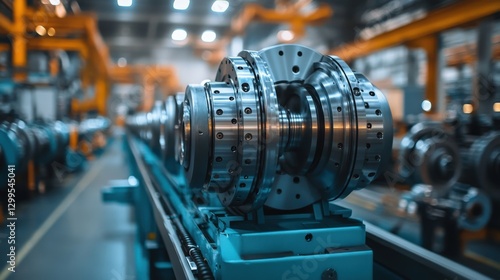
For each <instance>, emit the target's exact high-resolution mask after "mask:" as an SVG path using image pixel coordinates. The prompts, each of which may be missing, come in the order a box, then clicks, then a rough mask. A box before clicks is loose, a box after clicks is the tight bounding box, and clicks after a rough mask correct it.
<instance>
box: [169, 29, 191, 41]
mask: <svg viewBox="0 0 500 280" xmlns="http://www.w3.org/2000/svg"><path fill="white" fill-rule="evenodd" d="M186 38H187V32H186V30H184V29H176V30H174V32H172V40H174V41H183V40H185V39H186Z"/></svg>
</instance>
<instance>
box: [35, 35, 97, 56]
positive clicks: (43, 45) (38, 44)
mask: <svg viewBox="0 0 500 280" xmlns="http://www.w3.org/2000/svg"><path fill="white" fill-rule="evenodd" d="M28 49H32V50H57V49H61V50H67V51H77V52H79V53H80V55H81V56H82V57H83V58H87V57H88V55H89V50H88V46H87V44H86V42H85V41H84V40H82V39H59V38H50V37H38V38H32V39H30V40H29V41H28Z"/></svg>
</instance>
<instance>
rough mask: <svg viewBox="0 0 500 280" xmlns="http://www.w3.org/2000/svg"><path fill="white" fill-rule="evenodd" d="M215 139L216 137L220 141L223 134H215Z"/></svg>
mask: <svg viewBox="0 0 500 280" xmlns="http://www.w3.org/2000/svg"><path fill="white" fill-rule="evenodd" d="M215 137H217V139H222V138H224V134H222V132H217V134H216V135H215Z"/></svg>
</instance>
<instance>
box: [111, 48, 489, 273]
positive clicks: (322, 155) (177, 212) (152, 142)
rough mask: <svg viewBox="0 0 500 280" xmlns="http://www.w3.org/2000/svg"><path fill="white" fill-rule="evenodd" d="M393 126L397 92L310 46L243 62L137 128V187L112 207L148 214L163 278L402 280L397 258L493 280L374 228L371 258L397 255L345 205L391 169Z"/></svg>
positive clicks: (118, 194)
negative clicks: (383, 261)
mask: <svg viewBox="0 0 500 280" xmlns="http://www.w3.org/2000/svg"><path fill="white" fill-rule="evenodd" d="M391 123H392V117H391V112H390V109H389V107H388V103H387V101H386V99H385V97H384V96H383V94H382V93H381V92H380V91H379V90H378V89H377V88H375V87H374V86H373V85H372V84H371V83H370V82H369V81H368V80H367V79H366V78H365V77H364V76H363V75H362V74H359V73H356V72H353V71H352V70H350V68H349V67H348V66H347V64H345V63H344V62H343V61H342V60H341V59H339V58H338V57H334V56H324V55H321V54H319V53H317V52H315V51H313V50H311V49H308V48H305V47H302V46H298V45H278V46H274V47H270V48H267V49H264V50H262V51H259V52H253V51H243V52H241V53H240V54H239V56H238V57H228V58H225V59H224V60H223V61H222V62H221V64H220V66H219V69H218V71H217V75H216V78H215V81H214V82H208V83H206V84H205V85H189V86H188V87H187V89H186V92H185V94H184V95H181V94H178V95H175V96H171V97H169V98H168V99H167V100H166V101H164V102H161V101H159V102H157V103H156V104H155V106H154V107H153V109H152V110H151V112H149V113H143V114H138V115H134V116H131V117H129V118H128V119H127V127H128V130H129V132H130V134H129V135H127V136H126V139H127V141H126V142H127V150H128V151H129V152H130V155H131V164H132V167H133V168H132V173H133V174H134V177H130V178H129V179H128V180H126V181H120V182H114V183H113V184H112V186H110V187H108V188H106V189H104V191H103V198H104V200H106V201H118V202H127V203H135V205H136V206H137V207H136V211H137V213H136V215H137V216H138V217H139V216H140V217H142V218H141V219H138V221H137V222H138V224H139V226H138V230H139V237H138V242H139V243H140V244H142V245H144V244H149V245H147V246H145V247H143V250H142V251H141V252H142V253H141V254H140V255H139V257H142V258H145V259H146V261H147V262H146V263H148V267H149V269H148V276H149V277H150V278H151V279H159V278H160V277H164V278H165V279H168V278H169V277H170V278H172V277H176V278H186V279H214V278H216V279H232V278H235V277H238V278H241V279H255V278H259V277H265V278H270V279H271V278H272V279H280V278H282V279H295V278H299V277H300V278H304V277H310V278H311V279H338V278H340V279H344V278H347V279H350V278H353V279H361V278H363V279H364V278H371V277H373V276H374V275H373V273H375V276H376V277H385V276H388V275H392V276H394V275H395V274H393V272H389V271H388V270H387V269H389V270H391V269H392V268H382V266H380V265H379V264H378V261H379V257H380V256H381V255H380V254H381V252H386V254H388V253H389V252H391V253H394V252H396V251H398V252H399V253H401V252H402V251H403V252H405V253H404V257H401V258H402V259H404V261H405V262H407V263H412V261H415V262H416V263H420V264H421V265H419V266H420V268H421V274H420V275H427V276H429V277H437V276H442V277H452V276H453V277H458V278H459V279H461V278H463V277H465V278H467V277H469V278H470V277H472V278H475V277H481V276H480V275H479V274H477V273H475V272H473V271H470V270H468V269H466V268H464V267H462V266H460V265H458V264H456V263H451V262H449V261H447V260H444V259H441V258H440V257H439V256H436V255H432V256H428V255H420V254H415V252H414V251H412V250H413V249H409V248H408V247H407V246H409V247H411V246H412V245H411V244H409V243H404V242H403V243H399V244H395V243H391V241H389V240H390V239H389V238H390V236H384V235H381V234H379V232H378V231H377V230H376V229H373V228H372V227H371V226H369V227H368V226H367V227H368V228H369V230H368V240H366V242H368V243H369V244H370V247H372V248H373V246H374V244H378V246H379V247H380V246H382V245H380V244H384V245H383V246H385V248H386V249H385V250H386V251H379V252H377V251H374V252H372V250H370V249H369V247H367V245H366V244H367V243H365V234H366V233H365V225H363V224H362V223H361V222H360V221H358V220H354V219H352V218H350V215H351V211H350V210H349V209H347V208H343V207H340V206H338V205H337V202H338V199H339V198H345V197H347V196H348V195H349V194H350V193H351V192H352V191H354V190H358V189H362V188H364V187H365V186H366V185H368V184H369V183H370V182H371V181H372V180H373V179H374V178H375V177H376V176H377V175H379V174H380V172H381V171H383V170H384V168H383V166H384V165H386V164H387V163H388V161H389V157H390V151H391V147H392V125H391ZM132 134H133V135H135V136H136V137H133V136H132ZM137 138H139V139H141V140H142V141H138V139H137ZM174 152H175V156H174ZM176 162H177V166H175V163H176ZM179 167H180V168H179ZM445 169H446V168H445ZM354 193H355V192H354ZM334 201H335V203H334ZM145 205H149V206H147V207H146V206H145ZM391 238H392V237H391ZM373 242H376V243H373ZM398 242H402V241H398ZM375 247H377V246H375ZM379 247H377V250H379V249H380V248H379ZM164 250H166V251H167V252H168V256H167V255H165V254H163V255H162V252H164ZM372 254H375V259H373V256H372ZM426 254H431V253H430V252H427V253H426ZM428 258H436V259H435V261H437V264H433V265H430V263H429V262H430V261H429V259H428ZM141 271H143V270H142V269H141ZM399 273H401V274H399ZM409 273H410V274H408V272H406V274H405V273H404V272H401V270H398V275H400V276H401V277H411V276H410V275H411V272H409ZM294 277H295V278H294Z"/></svg>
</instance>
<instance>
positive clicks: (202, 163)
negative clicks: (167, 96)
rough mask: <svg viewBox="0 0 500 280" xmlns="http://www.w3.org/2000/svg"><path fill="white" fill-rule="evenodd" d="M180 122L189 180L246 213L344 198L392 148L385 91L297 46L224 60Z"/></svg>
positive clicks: (190, 96)
mask: <svg viewBox="0 0 500 280" xmlns="http://www.w3.org/2000/svg"><path fill="white" fill-rule="evenodd" d="M180 128H181V129H180V130H179V132H180V135H181V137H180V138H181V143H180V145H179V148H178V149H177V151H178V152H179V153H178V156H179V158H180V160H181V162H182V165H183V166H184V168H185V170H186V175H187V180H188V183H189V185H190V186H191V187H193V188H198V189H205V190H209V191H215V192H217V193H218V195H219V198H220V200H221V202H222V204H223V205H225V206H226V207H231V208H233V209H235V210H238V211H242V212H249V211H252V210H255V209H258V208H260V207H261V206H263V205H264V204H265V205H266V206H269V207H272V208H275V209H283V210H288V209H298V208H302V207H305V206H308V205H311V204H313V203H315V202H317V201H320V200H327V199H329V200H334V199H337V198H343V197H345V196H347V195H348V194H349V193H350V192H351V191H353V190H355V189H360V188H363V187H364V186H366V185H367V184H368V183H369V182H370V181H371V180H372V179H373V178H374V177H376V175H377V172H378V171H379V170H380V166H381V165H382V164H383V163H384V162H385V161H386V160H388V157H389V154H390V149H391V146H392V117H391V112H390V109H389V106H388V104H387V101H386V99H385V97H384V96H383V94H382V93H381V92H380V91H379V90H378V89H376V88H375V87H374V86H373V85H372V84H371V83H370V82H369V81H368V80H367V79H366V78H365V77H364V76H363V75H362V74H359V73H354V72H353V71H352V70H351V69H350V68H349V67H348V66H347V64H346V63H345V62H343V61H342V60H341V59H340V58H338V57H333V56H323V55H321V54H319V53H317V52H315V51H313V50H311V49H308V48H305V47H302V46H298V45H279V46H274V47H270V48H267V49H264V50H261V51H260V52H253V51H243V52H241V53H240V54H239V56H238V57H229V58H225V59H224V60H223V61H222V62H221V64H220V66H219V69H218V72H217V75H216V79H215V82H209V83H207V84H205V85H204V86H199V85H190V86H188V88H187V90H186V96H185V100H184V103H183V118H182V123H181V124H180Z"/></svg>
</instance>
